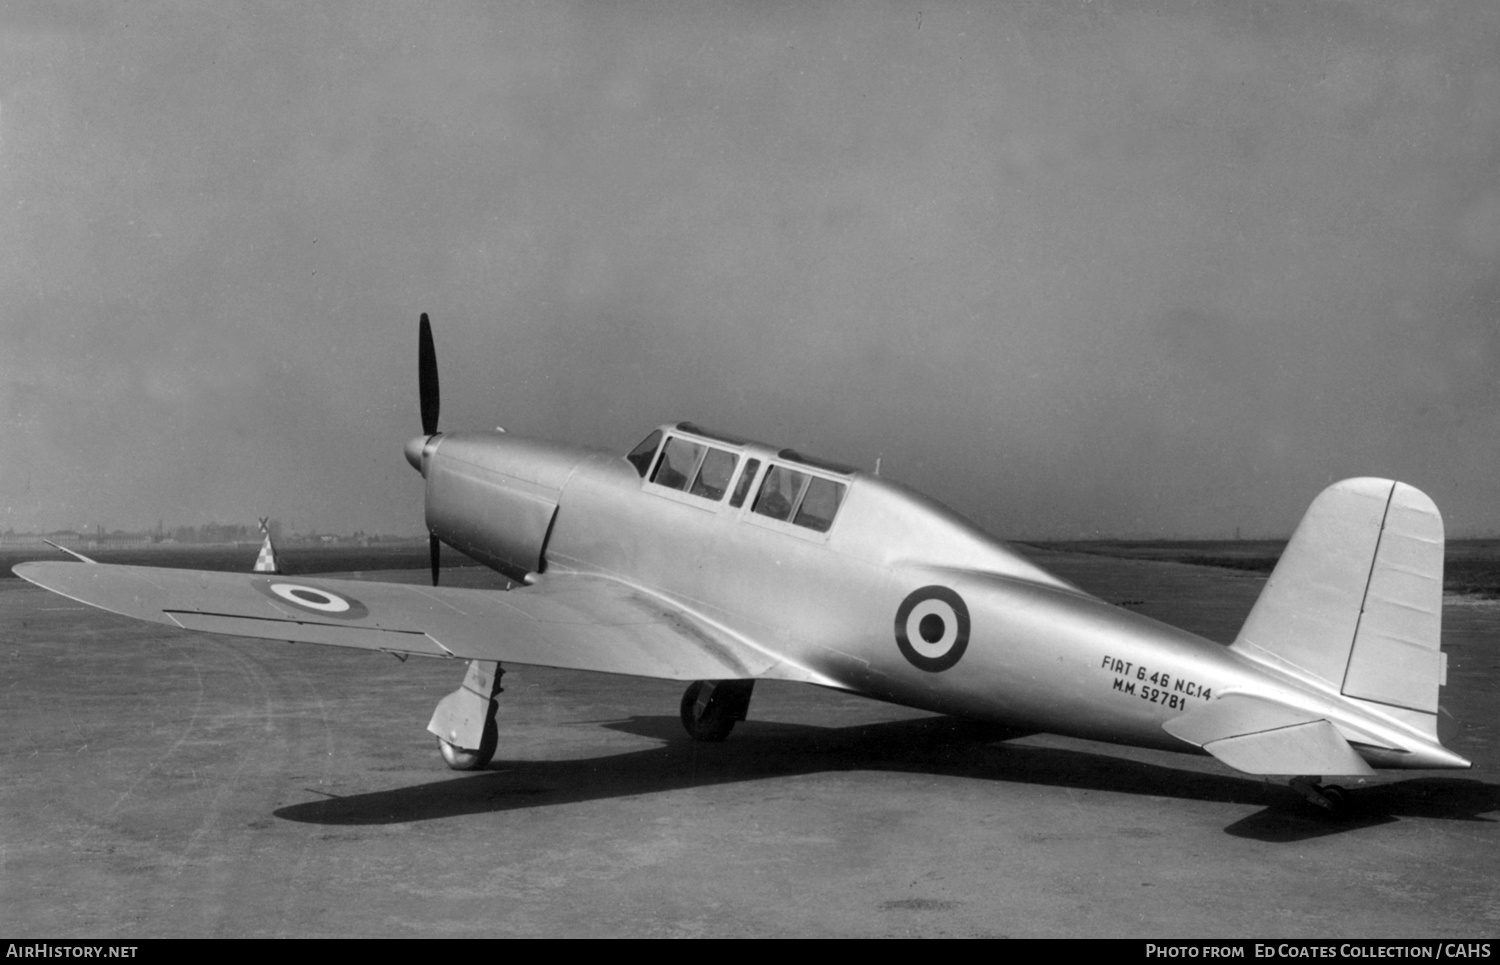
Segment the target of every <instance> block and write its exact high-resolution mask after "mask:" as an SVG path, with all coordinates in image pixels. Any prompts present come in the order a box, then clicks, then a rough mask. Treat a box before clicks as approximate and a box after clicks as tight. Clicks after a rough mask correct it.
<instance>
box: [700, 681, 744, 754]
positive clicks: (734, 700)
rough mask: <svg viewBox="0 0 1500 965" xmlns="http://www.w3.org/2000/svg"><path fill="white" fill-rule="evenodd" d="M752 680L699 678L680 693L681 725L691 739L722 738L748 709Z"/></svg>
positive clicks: (727, 734) (742, 718)
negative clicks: (685, 690) (684, 691)
mask: <svg viewBox="0 0 1500 965" xmlns="http://www.w3.org/2000/svg"><path fill="white" fill-rule="evenodd" d="M754 689H755V681H753V680H698V681H694V682H693V683H692V684H691V685H690V686H689V687H688V689H687V692H686V693H684V694H683V695H682V726H683V727H684V728H685V729H686V730H687V732H688V736H690V737H692V738H693V740H700V741H721V740H723V739H724V738H726V737H728V736H729V732H730V731H732V730H734V725H735V723H736V722H737V721H742V720H744V719H745V714H746V713H747V712H748V711H749V710H750V692H751V691H752V690H754Z"/></svg>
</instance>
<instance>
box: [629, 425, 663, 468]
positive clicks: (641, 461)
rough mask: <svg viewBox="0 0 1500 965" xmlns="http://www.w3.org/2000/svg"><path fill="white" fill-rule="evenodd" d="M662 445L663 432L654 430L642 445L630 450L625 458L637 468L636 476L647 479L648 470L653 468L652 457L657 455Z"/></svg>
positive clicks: (643, 440) (642, 441)
mask: <svg viewBox="0 0 1500 965" xmlns="http://www.w3.org/2000/svg"><path fill="white" fill-rule="evenodd" d="M659 445H661V430H660V429H653V430H652V431H651V434H650V435H649V436H647V437H646V438H644V439H642V440H641V443H640V445H638V446H636V447H635V448H634V449H632V450H630V453H629V455H627V456H626V457H625V458H626V459H627V460H629V462H630V464H631V465H632V466H634V467H635V472H636V475H638V476H640V477H641V478H643V479H644V478H645V476H646V470H647V469H650V468H651V457H652V456H654V455H656V447H657V446H659Z"/></svg>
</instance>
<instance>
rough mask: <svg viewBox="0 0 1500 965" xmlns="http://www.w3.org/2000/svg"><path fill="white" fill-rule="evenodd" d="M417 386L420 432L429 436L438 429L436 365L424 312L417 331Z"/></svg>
mask: <svg viewBox="0 0 1500 965" xmlns="http://www.w3.org/2000/svg"><path fill="white" fill-rule="evenodd" d="M417 388H418V391H419V392H420V393H421V395H422V434H423V435H424V436H430V435H432V434H434V433H436V432H437V431H438V401H439V400H438V367H437V349H436V348H435V347H434V346H433V344H432V323H431V322H429V321H428V320H427V313H426V312H423V313H422V321H421V323H420V325H419V326H418V331H417Z"/></svg>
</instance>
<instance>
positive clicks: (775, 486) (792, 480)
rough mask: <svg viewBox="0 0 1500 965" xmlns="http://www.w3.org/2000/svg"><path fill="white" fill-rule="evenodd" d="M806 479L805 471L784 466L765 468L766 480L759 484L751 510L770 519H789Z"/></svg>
mask: <svg viewBox="0 0 1500 965" xmlns="http://www.w3.org/2000/svg"><path fill="white" fill-rule="evenodd" d="M807 479H808V476H807V473H804V472H797V471H795V470H792V469H788V468H787V467H785V466H772V467H771V468H770V469H767V470H766V481H765V482H763V483H761V484H760V493H759V494H758V495H756V497H755V505H754V506H753V507H751V509H752V511H753V512H756V513H759V514H760V515H762V516H769V517H771V518H772V519H779V520H783V521H785V520H788V519H790V518H791V516H792V507H794V506H796V505H797V500H798V498H799V497H801V495H802V489H803V487H804V486H806V485H807Z"/></svg>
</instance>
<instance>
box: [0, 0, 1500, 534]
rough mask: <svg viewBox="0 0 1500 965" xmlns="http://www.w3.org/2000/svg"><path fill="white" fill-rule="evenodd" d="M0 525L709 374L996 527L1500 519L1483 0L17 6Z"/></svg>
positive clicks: (582, 433)
mask: <svg viewBox="0 0 1500 965" xmlns="http://www.w3.org/2000/svg"><path fill="white" fill-rule="evenodd" d="M0 210H3V211H4V212H5V214H4V217H3V218H0V297H3V304H4V310H3V311H0V532H3V531H4V530H6V529H14V530H16V531H37V530H50V529H57V528H85V527H86V528H90V529H91V528H93V527H94V526H95V525H103V526H104V527H105V528H106V529H116V528H120V529H127V530H129V529H143V528H148V527H153V526H155V525H156V523H157V521H158V520H162V521H164V522H165V525H167V526H168V527H172V526H175V525H200V524H202V523H206V522H210V521H223V522H251V521H253V520H254V519H255V517H257V516H262V515H271V516H275V517H277V518H278V519H280V520H282V521H283V522H284V524H285V525H286V527H287V528H288V530H301V531H306V530H318V531H323V532H328V531H335V532H352V531H354V530H365V531H367V532H390V533H409V534H419V533H422V532H424V526H423V522H422V480H421V478H420V476H418V475H417V473H415V472H413V471H412V469H411V467H410V466H409V465H407V463H406V461H405V459H404V458H403V456H402V446H403V444H404V443H405V441H406V440H407V439H408V438H410V437H412V436H414V435H416V434H418V433H419V431H420V424H419V418H418V401H417V385H416V377H417V365H416V342H417V337H416V333H417V317H418V315H419V313H421V312H424V311H425V312H429V313H430V314H431V316H432V320H433V323H434V328H435V332H436V336H437V351H438V359H439V363H440V365H441V372H442V387H443V410H442V428H444V429H463V428H471V429H479V428H490V427H492V426H495V425H503V426H505V427H506V429H507V430H508V431H511V432H517V433H522V434H526V435H535V436H541V437H546V438H554V439H562V440H568V441H573V442H577V443H581V444H585V445H589V446H595V447H599V448H604V449H609V450H613V451H618V452H621V453H624V452H625V451H627V450H628V449H630V448H631V447H632V446H633V445H634V444H635V443H636V442H637V441H639V440H640V439H641V438H642V437H643V436H645V435H646V433H647V432H648V431H649V430H650V429H651V428H652V427H653V426H655V425H657V424H659V423H663V422H667V421H674V420H679V419H686V420H691V421H694V422H697V423H699V424H701V425H705V426H709V427H713V428H716V429H719V430H721V431H724V432H729V433H734V434H737V435H742V436H748V437H751V438H757V439H761V440H764V441H766V442H771V443H774V444H776V445H786V446H792V447H794V448H797V449H799V450H802V451H805V452H810V453H817V454H820V455H822V456H824V457H826V458H829V459H834V460H838V461H842V462H846V463H852V464H855V465H860V466H866V467H873V466H874V464H875V462H876V460H877V459H879V460H880V461H881V466H882V473H883V474H884V475H886V476H888V477H891V478H894V479H897V480H900V481H902V482H905V483H907V484H909V485H912V486H914V487H916V488H917V489H919V490H922V491H924V492H926V493H928V494H930V495H932V496H934V497H936V498H938V499H940V500H942V501H943V502H945V503H947V504H949V505H950V506H952V507H953V508H955V509H957V510H958V511H960V512H962V513H963V514H965V515H967V516H968V517H970V518H971V519H973V520H975V521H976V522H977V523H978V524H979V525H981V526H983V527H984V528H986V529H988V530H989V531H991V532H993V533H995V534H996V535H998V536H1001V537H1002V538H1011V539H1045V538H1055V539H1064V538H1080V537H1081V538H1089V537H1111V536H1113V537H1150V536H1199V537H1222V536H1230V535H1233V534H1234V533H1236V532H1240V533H1241V534H1242V535H1245V536H1275V535H1283V536H1284V535H1286V534H1287V533H1289V532H1290V530H1291V529H1292V528H1293V527H1294V526H1295V524H1296V522H1297V520H1298V519H1299V518H1300V516H1301V513H1302V511H1303V510H1304V509H1305V508H1306V506H1307V504H1308V503H1309V502H1310V501H1311V500H1312V498H1313V497H1314V496H1315V495H1316V494H1317V493H1318V491H1319V490H1321V489H1322V488H1323V487H1324V486H1325V485H1327V484H1329V483H1331V482H1333V481H1336V480H1338V479H1342V478H1346V477H1349V476H1360V475H1374V476H1388V477H1392V478H1398V479H1402V480H1404V481H1406V482H1408V483H1411V484H1412V485H1415V486H1417V487H1419V488H1421V489H1423V490H1424V491H1426V492H1427V493H1428V494H1429V495H1431V496H1432V497H1433V499H1434V500H1435V501H1436V502H1437V504H1438V505H1439V507H1440V508H1442V509H1443V511H1444V514H1445V517H1446V519H1447V524H1448V531H1449V535H1450V536H1464V535H1482V534H1488V533H1500V472H1497V469H1500V6H1497V5H1495V4H1492V3H1487V2H1467V3H1466V2H1452V3H1443V4H1431V3H1428V2H1425V0H1411V2H1402V0H1396V2H1389V3H1377V2H1352V0H1314V2H1303V0H1298V2H1287V3H1279V2H1270V3H1259V2H1244V0H1223V2H1213V0H1205V2H1199V3H1188V2H1180V3H1148V2H1141V3H1134V2H1121V3H1111V2H1103V0H1094V2H1069V0H1057V2H1054V0H1046V2H1036V3H1024V2H1023V3H1009V4H1003V5H1002V4H991V3H973V4H963V3H934V2H925V0H924V2H920V3H896V4H872V3H856V4H838V3H828V4H794V3H744V4H727V3H724V4H700V3H619V4H576V5H574V4H567V3H561V2H550V0H549V2H545V3H499V4H472V5H464V4H459V3H444V4H380V3H376V2H347V3H338V2H329V3H322V4H316V5H310V4H300V3H285V4H277V3H267V2H253V3H229V2H223V3H212V4H178V3H161V4H152V3H132V4H112V3H97V4H96V3H35V4H29V3H24V2H23V3H8V4H6V5H5V6H4V7H3V8H0Z"/></svg>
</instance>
